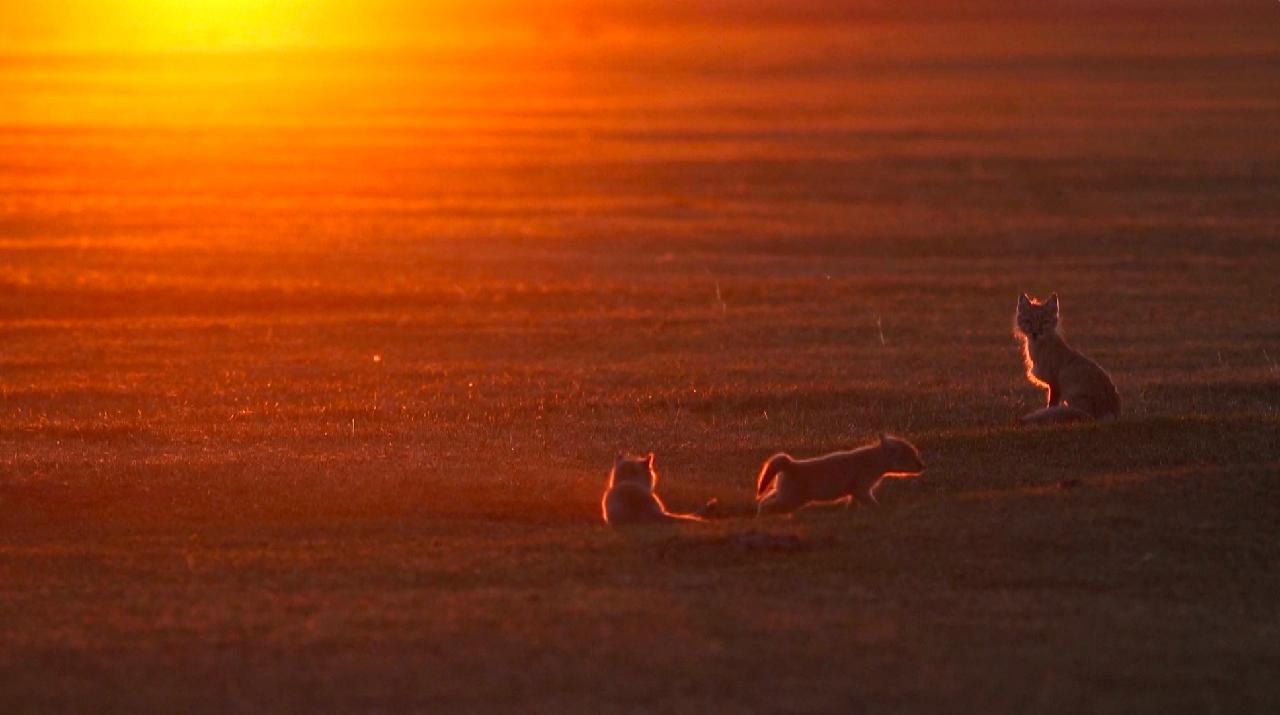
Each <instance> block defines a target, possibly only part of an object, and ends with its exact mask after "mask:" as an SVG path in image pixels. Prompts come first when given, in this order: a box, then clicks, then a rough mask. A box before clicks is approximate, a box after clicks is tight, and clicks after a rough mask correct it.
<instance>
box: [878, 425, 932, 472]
mask: <svg viewBox="0 0 1280 715" xmlns="http://www.w3.org/2000/svg"><path fill="white" fill-rule="evenodd" d="M880 451H881V452H882V453H883V454H884V455H885V457H886V461H887V462H888V464H889V468H888V469H887V470H885V471H886V472H887V473H890V474H919V473H921V472H923V471H924V470H925V464H924V459H922V458H921V457H920V450H918V449H916V447H915V445H913V444H911V443H910V442H908V441H906V440H905V439H899V438H898V437H894V436H892V435H887V434H882V435H880Z"/></svg>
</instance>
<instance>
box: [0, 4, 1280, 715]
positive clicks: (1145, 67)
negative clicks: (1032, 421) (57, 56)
mask: <svg viewBox="0 0 1280 715" xmlns="http://www.w3.org/2000/svg"><path fill="white" fill-rule="evenodd" d="M1057 22H1058V21H1055V22H1047V21H1045V20H1043V19H1042V18H1041V19H1031V20H1027V21H1025V22H1024V23H1022V24H1017V23H1014V24H1010V25H1001V26H993V25H984V24H982V23H978V24H971V23H970V21H968V20H953V21H952V22H951V24H942V25H934V24H929V25H919V26H917V25H914V24H911V23H907V24H905V25H893V24H887V25H886V24H883V23H882V24H874V25H871V26H868V27H866V28H862V29H861V30H859V31H858V32H853V31H849V30H848V28H847V27H844V26H841V27H840V28H837V29H835V30H832V29H831V28H826V29H820V28H809V29H808V30H803V31H802V30H797V29H794V28H792V29H790V30H786V31H783V30H773V31H771V32H773V33H775V35H777V36H776V37H774V40H775V42H774V43H773V44H772V45H769V47H768V48H767V49H765V48H764V47H763V46H760V45H757V44H756V42H755V40H756V39H758V35H759V34H760V33H763V32H764V31H763V30H760V29H759V28H755V29H753V28H752V27H745V28H738V29H737V30H736V31H735V32H732V33H727V34H724V35H721V34H717V33H714V32H713V33H711V34H712V35H713V36H714V37H716V38H717V39H716V42H711V41H710V40H708V39H707V36H703V35H698V34H697V33H698V32H700V31H699V30H697V29H696V28H695V29H693V30H688V32H690V33H693V34H694V35H695V36H696V37H697V38H701V39H700V40H698V41H691V44H683V45H678V46H679V47H691V48H695V49H693V50H686V51H679V50H676V49H672V47H673V45H668V44H664V43H663V42H662V41H661V37H658V38H657V39H655V37H651V36H647V35H641V36H638V37H632V36H626V37H623V38H622V39H619V40H616V41H612V40H609V39H608V38H607V37H606V38H605V39H587V40H581V42H582V43H583V46H584V47H585V49H584V48H583V47H579V46H578V45H573V46H572V47H570V48H569V49H566V50H565V54H564V56H556V58H554V59H552V60H546V61H544V62H543V63H541V64H539V63H530V64H520V63H510V64H507V63H502V62H497V61H485V60H480V59H476V58H474V57H469V58H464V60H459V61H458V62H459V64H458V65H457V70H456V71H457V72H458V73H460V74H461V76H462V77H463V78H464V79H466V81H462V80H459V79H457V78H456V77H454V76H453V75H445V76H440V77H436V76H427V77H419V76H417V75H412V73H410V74H411V75H412V76H411V77H408V78H406V76H405V75H402V74H397V73H398V72H402V71H403V68H396V67H393V68H383V70H384V73H383V74H378V75H377V76H379V77H382V78H384V80H385V83H386V85H387V86H389V87H400V86H401V85H402V84H403V83H405V82H413V83H419V84H414V85H413V86H414V88H415V89H421V90H423V91H422V92H416V93H415V92H406V93H399V92H391V91H390V90H388V91H387V93H386V94H384V95H374V96H366V95H357V94H356V93H355V92H354V91H352V92H351V93H350V94H347V95H343V96H344V98H345V99H347V100H350V101H349V102H348V103H347V104H344V105H343V107H342V110H341V111H338V110H336V109H330V110H327V113H326V112H325V111H321V112H320V113H319V114H314V112H316V111H317V108H319V107H322V106H323V102H321V100H320V99H317V97H316V96H313V95H311V94H307V93H306V92H301V91H299V92H298V93H297V94H296V95H293V96H291V97H288V98H281V97H276V96H274V95H271V93H269V92H262V91H260V87H259V85H257V84H255V82H254V79H255V78H256V79H261V78H263V77H266V76H272V77H274V76H276V75H277V74H281V73H283V74H285V75H287V74H288V72H289V70H288V69H287V65H286V69H281V67H280V66H277V65H276V64H275V63H276V62H278V61H279V60H278V58H265V59H264V58H261V57H249V58H245V59H243V62H245V63H246V67H245V68H242V70H241V71H243V73H244V76H246V77H249V78H250V80H249V81H246V82H244V83H243V86H241V85H236V92H239V93H238V94H233V95H232V96H231V98H230V99H225V98H222V97H220V98H218V99H216V100H215V99H213V97H215V96H217V93H216V92H212V91H206V90H208V89H209V88H210V87H214V88H216V87H222V86H223V85H221V84H219V83H220V82H223V79H221V78H222V75H221V74H219V73H218V72H217V71H215V70H214V69H210V68H209V67H208V66H207V64H206V63H210V62H213V60H210V59H208V58H195V59H190V60H186V61H189V62H191V63H193V64H192V67H191V68H189V69H190V70H191V74H190V75H187V74H184V75H182V76H183V77H184V80H183V81H184V82H185V81H187V79H185V78H188V77H190V76H194V77H196V78H197V79H198V81H203V82H207V83H208V84H207V86H206V85H199V86H197V88H196V89H195V90H191V92H192V97H187V98H186V100H184V101H186V102H187V104H183V105H181V107H178V108H174V107H175V106H176V105H171V104H169V103H168V102H169V99H168V98H171V97H172V96H174V90H173V89H172V87H171V86H170V85H169V84H166V82H171V81H172V79H171V78H169V79H166V78H165V77H160V78H158V79H153V80H147V81H145V82H144V81H143V80H139V79H136V78H135V79H130V78H131V77H134V75H133V74H130V71H131V70H130V69H129V67H128V60H118V62H119V63H121V64H120V65H119V66H117V65H111V64H109V63H108V64H107V65H102V64H100V63H99V64H93V65H92V66H91V67H90V66H88V65H85V66H79V65H76V64H75V63H74V62H70V66H69V68H68V66H62V65H58V66H57V67H56V68H55V69H49V68H48V67H45V66H44V65H39V66H38V67H35V68H34V69H33V67H32V66H28V65H25V64H23V63H22V62H21V61H16V60H9V64H8V65H6V67H7V68H8V74H7V75H4V77H5V78H7V79H0V92H4V93H7V94H6V95H5V96H8V97H11V98H12V97H18V98H20V99H21V98H26V99H27V100H28V102H27V103H26V104H24V103H22V102H16V103H14V104H12V105H11V106H17V107H19V109H21V110H24V111H26V112H27V114H22V113H21V112H20V113H19V119H14V120H11V123H10V124H9V125H6V126H5V127H4V128H3V129H0V141H2V142H3V147H4V154H3V156H4V158H3V159H0V189H2V190H3V194H2V195H0V199H2V200H3V202H4V203H3V204H2V205H0V206H2V207H3V210H2V211H0V256H3V257H2V258H0V335H2V336H3V343H0V710H2V711H4V712H51V711H67V710H80V711H94V712H113V711H119V712H123V711H133V712H137V711H182V712H206V711H207V712H214V711H218V712H225V711H258V712H261V711H306V712H315V711H342V712H350V711H371V712H374V711H376V712H387V711H412V710H420V711H428V710H430V711H436V710H444V709H451V710H462V711H491V710H494V709H511V710H531V711H541V712H546V711H563V710H568V709H572V710H590V711H599V712H612V711H632V710H645V711H691V710H701V709H707V708H714V709H719V710H726V711H753V710H781V711H795V712H825V711H832V710H853V711H860V710H869V711H891V712H955V711H982V712H1008V713H1015V712H1016V713H1023V712H1064V713H1067V712H1070V713H1075V712H1082V711H1089V712H1135V711H1147V712H1180V711H1185V712H1275V711H1276V709H1277V708H1280V680H1278V679H1277V675H1280V570H1278V569H1277V568H1276V565H1277V563H1280V538H1278V537H1280V527H1278V526H1277V525H1278V524H1280V499H1277V498H1276V497H1277V488H1276V485H1275V479H1276V477H1277V471H1278V468H1280V448H1278V445H1280V411H1278V407H1280V362H1278V361H1280V311H1277V310H1276V309H1275V307H1274V305H1273V304H1272V302H1273V300H1274V296H1275V288H1276V285H1277V282H1276V276H1277V273H1278V271H1280V201H1277V200H1276V196H1277V195H1280V193H1278V192H1280V161H1277V159H1280V148H1278V146H1277V145H1276V143H1275V142H1274V141H1273V139H1274V136H1273V135H1274V129H1275V127H1276V126H1277V121H1278V120H1280V102H1278V101H1277V100H1276V99H1275V97H1277V96H1280V93H1276V92H1274V91H1269V90H1268V88H1270V89H1272V90H1273V89H1275V88H1276V87H1277V86H1280V71H1278V70H1277V69H1276V68H1277V67H1280V64H1277V62H1276V58H1277V56H1280V46H1278V45H1277V43H1276V41H1275V39H1274V37H1273V36H1269V35H1268V32H1269V31H1268V30H1267V26H1266V25H1265V24H1261V23H1258V22H1254V21H1253V20H1251V19H1250V18H1247V17H1245V18H1243V19H1241V18H1234V17H1231V16H1224V15H1214V16H1212V17H1205V18H1198V17H1189V18H1186V19H1185V23H1183V22H1182V21H1179V22H1173V21H1168V23H1167V24H1164V25H1159V26H1153V25H1151V21H1150V18H1145V17H1137V18H1122V19H1118V20H1112V21H1109V23H1107V24H1098V23H1094V22H1085V21H1083V20H1082V21H1080V22H1078V23H1076V24H1069V23H1068V24H1067V25H1066V26H1065V28H1066V29H1065V30H1064V27H1063V26H1060V25H1059V24H1056V23H1057ZM670 31H671V32H677V30H670ZM753 33H754V34H753ZM778 33H780V34H778ZM789 33H790V34H789ZM1272 34H1273V33H1272ZM779 38H781V39H779ZM960 39H963V40H965V43H966V44H965V45H964V47H965V48H966V49H965V50H964V51H963V52H962V51H961V50H960V49H958V48H959V47H960V46H961V45H959V44H957V42H958V41H959V40H960ZM895 43H896V44H895ZM889 47H893V48H896V49H893V51H892V52H890V50H888V49H885V48H889ZM654 48H657V50H655V51H656V52H658V53H659V59H660V60H661V61H657V62H655V61H654V56H655V55H654V54H652V53H651V52H650V50H654ZM661 53H667V54H665V55H662V54H661ZM583 57H587V58H589V59H591V60H592V62H590V63H587V64H586V65H585V66H586V69H581V71H579V72H576V73H574V72H569V71H568V70H566V68H567V67H571V66H576V65H575V63H576V62H579V61H581V60H582V58H583ZM331 59H332V58H321V60H318V61H331ZM175 61H182V60H175ZM219 61H222V62H231V61H233V60H231V59H225V58H224V59H223V60H219ZM234 61H239V60H234ZM423 61H425V62H429V60H423ZM97 62H100V60H98V61H97ZM104 66H105V67H106V69H102V67H104ZM397 67H398V66H397ZM495 68H497V69H495ZM41 72H45V73H52V76H54V77H55V78H62V79H63V80H64V81H65V82H58V81H47V80H42V82H46V83H45V84H39V85H33V84H31V81H30V80H29V77H30V76H35V75H38V74H40V73H41ZM59 72H62V73H64V74H65V76H64V75H60V74H58V73H59ZM100 73H105V74H100ZM352 73H353V75H352V76H354V74H356V73H355V71H354V70H353V71H352ZM40 76H46V75H40ZM84 76H87V77H88V78H89V79H88V80H84V81H85V82H88V84H89V86H95V87H96V86H103V87H108V88H109V89H104V90H102V95H101V96H95V98H94V99H93V102H96V104H94V106H95V107H97V108H98V109H99V110H101V108H102V106H103V105H104V104H105V106H106V107H107V108H108V109H110V108H112V107H115V106H117V105H119V107H122V108H131V107H135V106H136V103H137V102H139V101H144V102H145V101H151V102H155V103H156V104H155V105H154V106H155V107H159V108H160V109H158V110H156V111H157V112H158V113H157V114H155V115H154V116H153V115H147V116H146V117H143V116H142V113H141V112H140V113H139V115H138V116H132V115H128V114H127V113H126V114H125V115H123V118H120V117H121V115H118V114H113V113H110V112H106V111H105V110H103V111H104V114H103V115H102V116H103V117H107V118H99V119H98V120H97V122H98V123H97V124H92V123H90V124H88V125H86V124H77V123H76V122H77V121H78V120H76V119H75V118H74V117H75V116H79V115H76V114H75V112H72V111H71V110H70V109H65V107H64V105H66V106H67V107H72V108H74V107H76V106H79V105H78V104H76V103H77V102H88V100H85V99H84V97H83V96H82V94H81V93H80V92H81V90H80V89H78V88H79V87H82V86H83V85H82V84H76V83H74V82H71V81H70V80H67V79H66V77H71V78H76V77H80V78H81V79H82V80H83V77H84ZM104 77H105V78H104ZM334 77H335V79H333V82H335V83H337V89H336V90H334V91H339V92H342V91H346V89H350V88H349V87H346V85H343V84H342V83H343V82H344V81H347V82H352V83H353V85H352V86H355V85H354V82H355V81H354V80H351V79H350V78H349V77H348V76H347V75H343V74H341V73H335V75H334ZM24 78H28V79H24ZM264 81H265V80H264ZM291 81H296V82H298V83H301V85H305V87H307V88H309V89H308V91H312V90H314V91H317V92H318V91H319V90H317V89H315V88H314V87H312V86H311V85H308V84H307V83H306V81H305V79H297V78H294V80H291ZM131 82H136V83H137V85H136V86H135V85H134V84H130V83H131ZM121 83H123V86H124V88H123V89H121ZM33 86H40V87H53V89H50V90H48V96H45V97H44V98H43V99H41V100H40V101H39V102H37V101H36V100H33V99H31V96H32V95H33V94H35V93H36V90H34V89H32V87H33ZM263 86H266V85H263ZM495 87H502V88H504V92H503V93H502V94H501V96H498V97H491V98H488V99H486V101H485V102H484V103H481V102H480V100H478V99H477V98H476V96H477V95H478V94H483V93H485V92H489V91H492V90H494V88H495ZM202 88H203V89H202ZM344 88H345V89H344ZM695 89H696V90H697V91H693V90H695ZM149 93H153V94H154V95H155V96H152V94H149ZM140 96H141V97H142V98H143V99H142V100H139V99H138V97H140ZM223 101H225V102H227V103H229V106H231V107H232V108H233V109H236V112H235V113H233V115H234V116H235V117H243V116H248V117H249V119H246V120H244V121H243V122H239V121H236V122H233V121H230V120H228V119H226V116H227V115H226V114H218V113H217V112H213V111H211V108H222V109H225V106H224V105H223V104H218V102H223ZM113 102H114V103H116V104H113ZM202 102H208V103H209V106H204V105H202ZM237 102H239V104H237ZM60 103H61V104H60ZM37 105H39V106H41V107H46V108H47V107H63V108H64V109H65V111H66V113H65V114H62V113H58V112H55V111H53V110H52V109H51V110H49V112H48V113H39V112H36V111H35V110H34V109H31V107H35V106H37ZM215 105H216V107H215ZM242 105H243V106H242ZM495 105H496V108H495ZM246 107H247V108H248V109H246ZM122 111H124V110H123V109H122ZM228 111H230V110H228ZM166 112H168V113H166ZM209 117H212V118H209ZM303 117H305V118H306V122H305V123H306V125H307V128H306V130H305V131H302V130H299V128H298V127H299V125H300V124H302V123H304V122H303V119H302V118H303ZM387 117H389V118H390V119H386V118H387ZM422 117H429V119H430V121H427V120H424V119H422ZM380 118H383V119H385V121H381V120H380ZM170 120H172V126H170V125H169V124H167V123H166V122H169V121H170ZM375 120H378V121H375ZM166 132H168V134H166ZM175 138H177V139H180V141H174V139H175ZM1024 290H1025V291H1029V292H1031V293H1032V294H1035V295H1046V294H1048V293H1049V292H1050V291H1056V292H1058V293H1059V295H1060V296H1061V300H1062V311H1063V316H1064V318H1063V319H1064V325H1065V331H1066V335H1067V338H1068V340H1069V341H1070V342H1071V343H1072V344H1073V345H1075V346H1076V347H1077V348H1079V349H1081V350H1082V351H1084V352H1085V353H1086V354H1088V355H1089V356H1091V357H1092V358H1094V359H1095V360H1097V361H1098V362H1099V363H1100V364H1102V365H1103V366H1105V367H1106V368H1107V369H1108V370H1109V371H1110V372H1111V374H1112V376H1113V377H1114V379H1115V381H1116V383H1117V385H1118V386H1119V389H1120V393H1121V395H1122V398H1123V401H1124V407H1123V410H1124V411H1123V415H1122V417H1121V418H1120V419H1119V420H1117V421H1115V422H1111V423H1105V424H1097V425H1079V426H1070V427H1061V428H1050V429H1024V428H1019V427H1017V426H1015V425H1014V424H1013V421H1014V419H1015V418H1016V417H1017V416H1018V415H1020V414H1022V413H1024V412H1027V411H1029V410H1031V409H1034V408H1035V407H1037V406H1038V405H1039V404H1040V403H1041V402H1042V401H1043V399H1044V395H1043V394H1042V393H1040V392H1039V391H1038V390H1036V389H1035V388H1034V387H1033V386H1032V385H1030V384H1029V383H1027V382H1026V380H1025V378H1024V377H1023V376H1022V364H1021V358H1020V355H1019V353H1018V349H1017V346H1016V344H1015V342H1014V340H1013V337H1012V318H1013V310H1014V307H1015V305H1016V300H1017V296H1018V293H1019V292H1020V291H1024ZM882 430H886V431H891V432H893V433H896V434H898V435H901V436H904V437H907V438H909V439H911V440H912V441H914V442H915V443H917V444H918V445H919V447H920V448H921V451H922V454H923V456H924V458H925V460H926V461H927V462H928V464H929V469H928V470H927V471H926V473H925V474H924V475H923V476H922V477H921V478H919V479H913V480H893V481H891V482H888V483H886V484H885V485H884V486H883V487H882V488H881V490H880V492H879V497H880V502H881V505H882V506H881V508H880V509H878V510H875V511H868V510H855V511H850V512H846V511H843V510H841V509H834V510H829V509H828V510H823V509H818V510H813V511H809V512H805V513H802V514H800V515H799V516H797V517H796V518H794V519H786V518H778V519H768V520H760V521H757V520H755V519H754V518H753V501H752V497H753V486H754V478H755V474H756V472H757V471H758V469H759V467H760V464H761V462H762V461H763V460H764V459H765V458H766V457H768V456H769V455H770V454H772V453H774V452H776V451H780V450H786V451H788V452H790V453H792V454H794V455H797V456H811V455H816V454H819V453H822V452H825V451H829V450H832V449H837V448H848V447H852V446H856V445H858V444H860V443H863V442H864V441H867V440H870V439H872V438H874V436H875V435H876V434H877V433H878V432H879V431H882ZM618 450H631V451H648V450H653V451H654V452H656V453H657V466H658V469H659V471H660V473H661V475H662V478H661V482H660V485H659V491H660V493H661V494H662V495H663V496H664V498H665V499H666V501H667V502H668V504H669V505H670V506H672V507H673V508H677V509H692V508H694V507H695V506H696V505H699V504H701V503H702V502H703V501H704V500H705V499H706V498H708V497H710V496H716V497H718V498H719V499H720V500H721V502H722V507H723V512H724V517H725V518H724V519H722V520H720V521H717V522H715V523H714V524H711V525H708V526H705V527H687V528H681V529H676V530H639V531H627V532H615V531H612V530H610V529H608V528H606V527H605V526H604V525H603V524H602V523H601V522H600V515H599V498H600V495H601V492H602V490H603V487H604V482H605V479H606V476H607V470H608V468H609V465H610V463H611V460H612V457H613V455H614V453H615V452H617V451H618ZM751 529H761V530H765V531H767V532H769V533H776V534H796V535H798V536H799V537H800V542H799V548H797V549H790V550H778V551H756V550H749V549H746V548H743V547H741V546H739V545H736V543H735V542H734V541H733V540H731V539H728V538H726V537H728V536H730V535H733V534H738V533H741V532H744V531H747V530H751Z"/></svg>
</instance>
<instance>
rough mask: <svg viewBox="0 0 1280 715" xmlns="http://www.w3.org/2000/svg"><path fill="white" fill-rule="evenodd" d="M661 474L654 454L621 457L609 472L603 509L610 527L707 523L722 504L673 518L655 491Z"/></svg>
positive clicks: (707, 506)
mask: <svg viewBox="0 0 1280 715" xmlns="http://www.w3.org/2000/svg"><path fill="white" fill-rule="evenodd" d="M657 484H658V472H657V471H655V470H654V468H653V452H650V453H649V454H648V455H646V456H644V457H632V456H629V455H626V454H622V453H619V454H618V456H617V457H615V458H614V460H613V471H611V472H609V486H608V488H607V489H605V492H604V498H603V499H601V500H600V509H601V511H603V513H604V521H605V523H606V524H609V525H610V526H619V525H625V524H685V523H689V522H696V521H706V518H707V517H708V516H710V515H711V513H712V512H713V511H714V510H715V508H716V505H717V504H718V503H719V502H717V501H716V500H715V499H711V500H710V501H708V502H707V504H706V506H704V507H702V508H701V509H699V510H698V511H697V512H695V513H693V514H672V513H671V512H669V511H667V508H666V507H665V506H663V504H662V500H661V499H659V498H658V495H657V494H655V493H654V491H653V489H654V487H655V486H656V485H657Z"/></svg>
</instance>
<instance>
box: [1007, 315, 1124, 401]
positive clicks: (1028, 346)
mask: <svg viewBox="0 0 1280 715" xmlns="http://www.w3.org/2000/svg"><path fill="white" fill-rule="evenodd" d="M1014 331H1015V335H1016V336H1017V337H1018V338H1019V339H1020V340H1021V341H1022V361H1023V363H1024V364H1025V365H1026V368H1027V379H1028V380H1030V381H1031V384H1033V385H1035V386H1037V387H1041V388H1044V389H1046V390H1047V391H1048V393H1049V395H1048V398H1049V399H1048V405H1046V406H1045V407H1042V408H1040V409H1038V410H1035V411H1034V412H1031V413H1029V414H1027V415H1025V416H1023V418H1022V421H1023V422H1024V423H1026V424H1049V423H1054V422H1081V421H1089V420H1102V419H1111V418H1114V417H1116V416H1118V415H1119V414H1120V393H1119V392H1117V391H1116V386H1115V383H1113V382H1111V376H1110V375H1108V374H1107V371H1106V370H1103V369H1102V368H1101V367H1099V366H1098V363H1096V362H1094V361H1092V360H1090V359H1089V358H1087V357H1085V356H1083V355H1081V354H1080V353H1078V352H1076V351H1075V350H1072V349H1071V346H1069V345H1067V342H1066V341H1065V340H1063V339H1062V335H1061V334H1060V333H1059V332H1058V294H1057V293H1054V294H1053V295H1051V296H1049V299H1048V300H1046V301H1043V302H1041V301H1035V300H1032V299H1031V298H1030V297H1029V296H1028V295H1027V294H1026V293H1023V294H1022V295H1021V296H1019V298H1018V310H1017V312H1016V313H1014Z"/></svg>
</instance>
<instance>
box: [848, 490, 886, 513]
mask: <svg viewBox="0 0 1280 715" xmlns="http://www.w3.org/2000/svg"><path fill="white" fill-rule="evenodd" d="M849 501H850V502H854V501H856V502H858V506H860V507H866V508H868V509H873V508H875V507H878V506H880V502H878V501H876V495H875V494H873V493H872V490H871V488H870V487H868V488H867V489H863V490H862V491H859V492H854V496H853V498H852V499H850V500H849Z"/></svg>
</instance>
